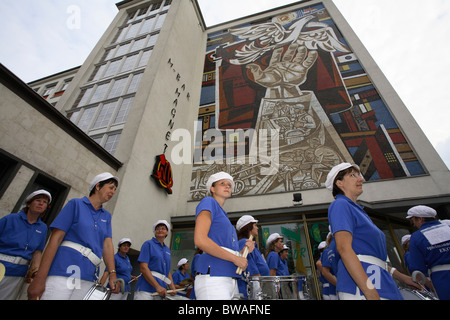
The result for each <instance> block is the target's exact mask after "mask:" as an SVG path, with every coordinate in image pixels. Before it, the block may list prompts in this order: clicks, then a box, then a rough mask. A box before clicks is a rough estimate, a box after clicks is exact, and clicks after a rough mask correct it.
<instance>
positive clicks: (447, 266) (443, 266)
mask: <svg viewBox="0 0 450 320" xmlns="http://www.w3.org/2000/svg"><path fill="white" fill-rule="evenodd" d="M430 271H431V272H438V271H450V264H440V265H437V266H434V267H432V268H431V269H430Z"/></svg>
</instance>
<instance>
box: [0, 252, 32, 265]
mask: <svg viewBox="0 0 450 320" xmlns="http://www.w3.org/2000/svg"><path fill="white" fill-rule="evenodd" d="M0 261H5V262H9V263H13V264H19V265H27V264H28V263H30V261H29V260H27V259H24V258H22V257H14V256H8V255H7V254H2V253H0Z"/></svg>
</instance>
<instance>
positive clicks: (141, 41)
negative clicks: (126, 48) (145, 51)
mask: <svg viewBox="0 0 450 320" xmlns="http://www.w3.org/2000/svg"><path fill="white" fill-rule="evenodd" d="M146 42H147V38H141V39H139V40H136V41H135V42H134V43H133V46H132V47H131V50H130V52H134V51H138V50H141V49H142V48H144V47H145V43H146Z"/></svg>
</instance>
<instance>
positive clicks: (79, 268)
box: [48, 197, 112, 281]
mask: <svg viewBox="0 0 450 320" xmlns="http://www.w3.org/2000/svg"><path fill="white" fill-rule="evenodd" d="M50 228H51V229H59V230H62V231H64V232H65V233H66V234H65V236H64V239H63V242H64V241H72V242H75V243H78V244H81V245H82V246H84V247H87V248H90V249H91V250H92V251H93V253H95V255H96V256H97V257H98V258H100V259H101V258H102V256H103V243H104V242H105V239H106V238H112V231H111V214H110V213H109V212H108V211H106V210H105V209H103V207H101V208H100V209H98V210H95V209H94V207H93V206H92V204H91V201H89V199H88V198H87V197H83V198H81V199H72V200H70V201H69V202H68V203H67V204H66V205H65V206H64V208H63V209H62V210H61V212H60V213H59V214H58V216H57V217H56V218H55V220H54V221H53V223H52V224H51V225H50ZM96 274H98V270H97V273H96V266H95V265H94V264H93V263H92V262H91V261H90V260H89V259H88V258H86V257H84V256H83V255H82V254H81V253H80V252H78V251H76V250H74V249H72V248H69V247H65V246H60V247H59V248H58V251H57V252H56V255H55V258H54V259H53V263H52V265H51V267H50V271H49V273H48V275H49V276H63V277H78V276H79V275H80V276H81V277H80V278H81V279H82V280H86V281H95V280H96Z"/></svg>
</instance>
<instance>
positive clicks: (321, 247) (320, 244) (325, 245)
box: [317, 241, 327, 250]
mask: <svg viewBox="0 0 450 320" xmlns="http://www.w3.org/2000/svg"><path fill="white" fill-rule="evenodd" d="M326 247H327V242H326V241H322V242H321V243H319V246H318V247H317V249H319V250H321V249H324V248H326Z"/></svg>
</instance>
